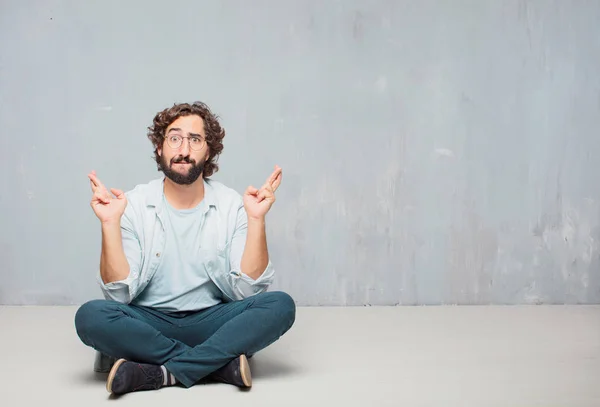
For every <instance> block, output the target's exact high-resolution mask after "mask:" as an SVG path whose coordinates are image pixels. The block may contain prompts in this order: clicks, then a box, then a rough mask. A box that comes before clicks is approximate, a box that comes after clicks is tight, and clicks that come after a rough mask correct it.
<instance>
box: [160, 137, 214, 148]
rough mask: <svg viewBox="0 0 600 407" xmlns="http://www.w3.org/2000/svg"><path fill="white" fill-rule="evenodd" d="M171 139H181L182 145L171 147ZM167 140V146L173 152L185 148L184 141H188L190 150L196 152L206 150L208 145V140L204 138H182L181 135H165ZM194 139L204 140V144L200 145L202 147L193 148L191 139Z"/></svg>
mask: <svg viewBox="0 0 600 407" xmlns="http://www.w3.org/2000/svg"><path fill="white" fill-rule="evenodd" d="M169 137H179V138H180V139H181V143H180V144H179V145H178V146H177V147H173V146H172V145H171V140H170V139H169ZM164 138H165V140H167V145H168V146H169V147H170V148H172V149H173V150H179V149H180V148H181V146H183V140H184V139H188V145H189V146H190V150H194V151H200V150H202V149H203V148H204V145H205V144H206V138H204V137H202V136H180V135H179V134H176V135H171V136H169V135H165V136H164ZM193 138H200V139H201V140H202V142H201V143H200V147H193V146H192V141H191V139H193Z"/></svg>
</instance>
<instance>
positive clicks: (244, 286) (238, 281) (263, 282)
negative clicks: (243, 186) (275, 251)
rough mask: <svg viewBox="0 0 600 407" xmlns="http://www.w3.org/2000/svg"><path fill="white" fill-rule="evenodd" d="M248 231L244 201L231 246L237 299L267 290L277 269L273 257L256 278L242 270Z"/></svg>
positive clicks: (232, 279)
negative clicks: (272, 261) (274, 266)
mask: <svg viewBox="0 0 600 407" xmlns="http://www.w3.org/2000/svg"><path fill="white" fill-rule="evenodd" d="M247 232H248V216H247V215H246V210H245V209H244V205H243V203H240V205H239V206H238V211H237V219H236V224H235V230H234V232H233V237H232V241H231V246H230V256H229V259H230V272H229V276H230V279H229V280H230V284H231V286H232V288H233V290H234V293H235V295H236V298H237V299H243V298H246V297H249V296H251V295H254V294H258V293H261V292H264V291H266V290H267V289H268V288H269V286H270V285H271V284H272V283H273V279H274V275H275V269H274V268H273V264H272V263H271V259H270V258H269V261H268V263H267V266H266V268H265V270H264V271H263V273H262V274H261V276H260V277H258V278H257V279H256V280H254V279H253V278H251V277H250V276H248V275H247V274H245V273H244V272H242V267H241V264H242V255H243V254H244V248H245V246H246V236H247Z"/></svg>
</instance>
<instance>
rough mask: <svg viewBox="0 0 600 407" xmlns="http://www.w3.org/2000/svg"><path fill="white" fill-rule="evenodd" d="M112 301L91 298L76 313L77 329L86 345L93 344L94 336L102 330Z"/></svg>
mask: <svg viewBox="0 0 600 407" xmlns="http://www.w3.org/2000/svg"><path fill="white" fill-rule="evenodd" d="M111 306H112V301H107V300H91V301H88V302H86V303H85V304H83V305H82V306H81V307H79V309H78V310H77V312H76V313H75V330H76V331H77V335H78V336H79V338H80V339H81V340H82V341H83V343H85V344H86V345H91V341H92V338H93V337H94V336H95V335H96V333H97V332H98V331H99V330H102V329H103V328H104V327H103V322H104V321H105V320H106V316H107V315H108V312H107V311H108V310H109V309H110V308H111Z"/></svg>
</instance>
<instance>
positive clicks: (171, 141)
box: [166, 135, 204, 151]
mask: <svg viewBox="0 0 600 407" xmlns="http://www.w3.org/2000/svg"><path fill="white" fill-rule="evenodd" d="M184 138H186V139H188V141H189V142H190V148H191V149H192V150H195V151H198V150H200V149H202V146H204V139H203V138H202V137H200V136H189V137H187V136H186V137H184V136H179V135H171V136H166V139H167V144H168V145H169V147H171V148H172V149H174V150H176V149H178V148H179V147H181V145H182V144H183V139H184Z"/></svg>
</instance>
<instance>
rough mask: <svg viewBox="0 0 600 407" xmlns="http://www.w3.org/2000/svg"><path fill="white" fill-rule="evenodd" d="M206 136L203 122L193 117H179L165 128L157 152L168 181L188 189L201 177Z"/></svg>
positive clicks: (204, 159) (205, 154)
mask: <svg viewBox="0 0 600 407" xmlns="http://www.w3.org/2000/svg"><path fill="white" fill-rule="evenodd" d="M205 136H206V133H205V132H204V121H203V120H202V118H201V117H199V116H196V115H190V116H182V117H180V118H178V119H177V120H175V121H174V122H173V123H171V124H170V125H169V127H167V130H166V131H165V140H164V141H163V144H162V146H161V147H159V150H158V154H159V155H160V158H161V159H160V168H161V170H162V171H163V172H164V173H165V176H166V177H167V178H169V179H170V180H171V181H173V182H175V183H176V184H180V185H189V184H192V183H194V182H195V181H196V180H197V179H198V178H199V177H200V176H201V175H202V172H203V171H204V164H205V163H206V160H207V159H208V146H207V145H206V141H205ZM178 144H179V145H178Z"/></svg>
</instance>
